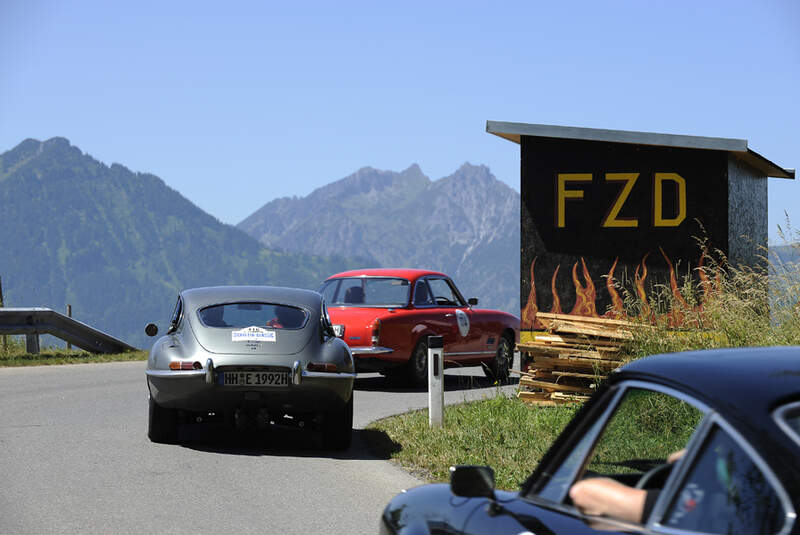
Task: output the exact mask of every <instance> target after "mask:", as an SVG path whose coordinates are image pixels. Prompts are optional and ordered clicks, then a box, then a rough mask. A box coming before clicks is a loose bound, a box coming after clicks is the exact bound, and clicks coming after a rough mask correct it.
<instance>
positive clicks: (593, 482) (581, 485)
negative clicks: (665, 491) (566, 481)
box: [569, 477, 647, 524]
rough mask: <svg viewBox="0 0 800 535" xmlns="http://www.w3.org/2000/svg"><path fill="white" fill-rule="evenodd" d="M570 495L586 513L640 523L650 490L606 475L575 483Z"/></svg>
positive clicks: (573, 501) (576, 505)
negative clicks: (637, 487)
mask: <svg viewBox="0 0 800 535" xmlns="http://www.w3.org/2000/svg"><path fill="white" fill-rule="evenodd" d="M569 497H570V499H572V503H573V504H574V505H575V507H577V508H578V509H580V510H581V512H583V513H584V514H587V515H598V516H610V517H613V518H618V519H620V520H625V521H627V522H633V523H636V524H639V523H641V522H642V513H643V511H644V504H645V499H646V497H647V491H646V490H644V489H635V488H633V487H629V486H627V485H624V484H622V483H620V482H618V481H614V480H613V479H610V478H607V477H594V478H589V479H583V480H581V481H578V482H577V483H575V484H574V485H572V487H571V488H570V489H569Z"/></svg>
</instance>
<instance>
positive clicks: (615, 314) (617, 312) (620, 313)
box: [604, 257, 625, 319]
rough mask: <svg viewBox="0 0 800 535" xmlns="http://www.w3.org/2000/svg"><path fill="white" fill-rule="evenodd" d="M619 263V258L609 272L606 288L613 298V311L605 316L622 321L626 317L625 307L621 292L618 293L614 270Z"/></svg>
mask: <svg viewBox="0 0 800 535" xmlns="http://www.w3.org/2000/svg"><path fill="white" fill-rule="evenodd" d="M617 262H619V257H617V258H615V259H614V263H613V264H612V265H611V269H610V270H608V276H607V277H606V288H607V289H608V294H609V295H610V296H611V310H609V311H608V312H606V313H605V314H604V316H605V317H606V318H614V319H622V318H624V317H625V307H624V306H623V304H622V298H621V297H620V296H619V292H617V285H616V280H615V279H614V270H615V269H616V268H617Z"/></svg>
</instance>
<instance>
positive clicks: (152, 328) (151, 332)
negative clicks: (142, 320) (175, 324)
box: [144, 323, 158, 336]
mask: <svg viewBox="0 0 800 535" xmlns="http://www.w3.org/2000/svg"><path fill="white" fill-rule="evenodd" d="M144 333H145V334H146V335H147V336H155V335H157V334H158V325H156V324H155V323H148V324H147V325H146V326H145V328H144Z"/></svg>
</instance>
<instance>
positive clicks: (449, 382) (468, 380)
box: [353, 371, 519, 392]
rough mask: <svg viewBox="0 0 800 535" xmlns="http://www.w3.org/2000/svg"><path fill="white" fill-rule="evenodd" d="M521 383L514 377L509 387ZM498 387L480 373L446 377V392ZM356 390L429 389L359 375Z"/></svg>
mask: <svg viewBox="0 0 800 535" xmlns="http://www.w3.org/2000/svg"><path fill="white" fill-rule="evenodd" d="M517 383H519V379H518V378H516V377H512V378H511V379H510V380H509V381H508V382H506V383H504V384H507V385H514V384H517ZM493 386H497V385H496V384H495V381H494V379H489V378H487V377H486V376H485V375H484V374H482V373H481V372H480V371H478V372H477V373H458V374H450V373H445V375H444V390H445V392H453V391H460V390H474V389H477V388H490V387H493ZM353 389H354V390H364V391H369V392H427V391H428V387H413V386H410V385H408V383H406V382H405V380H404V378H402V377H398V378H395V377H393V376H390V377H384V376H380V375H374V374H370V375H369V376H367V377H363V376H361V375H359V376H358V377H357V378H356V380H355V383H354V384H353Z"/></svg>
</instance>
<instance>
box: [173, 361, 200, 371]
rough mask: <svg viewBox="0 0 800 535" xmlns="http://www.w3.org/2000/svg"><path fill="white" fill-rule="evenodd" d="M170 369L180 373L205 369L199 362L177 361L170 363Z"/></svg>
mask: <svg viewBox="0 0 800 535" xmlns="http://www.w3.org/2000/svg"><path fill="white" fill-rule="evenodd" d="M169 369H170V370H175V371H178V370H183V371H187V370H202V369H203V365H202V364H200V363H199V362H181V361H178V360H175V361H172V362H170V363H169Z"/></svg>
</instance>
